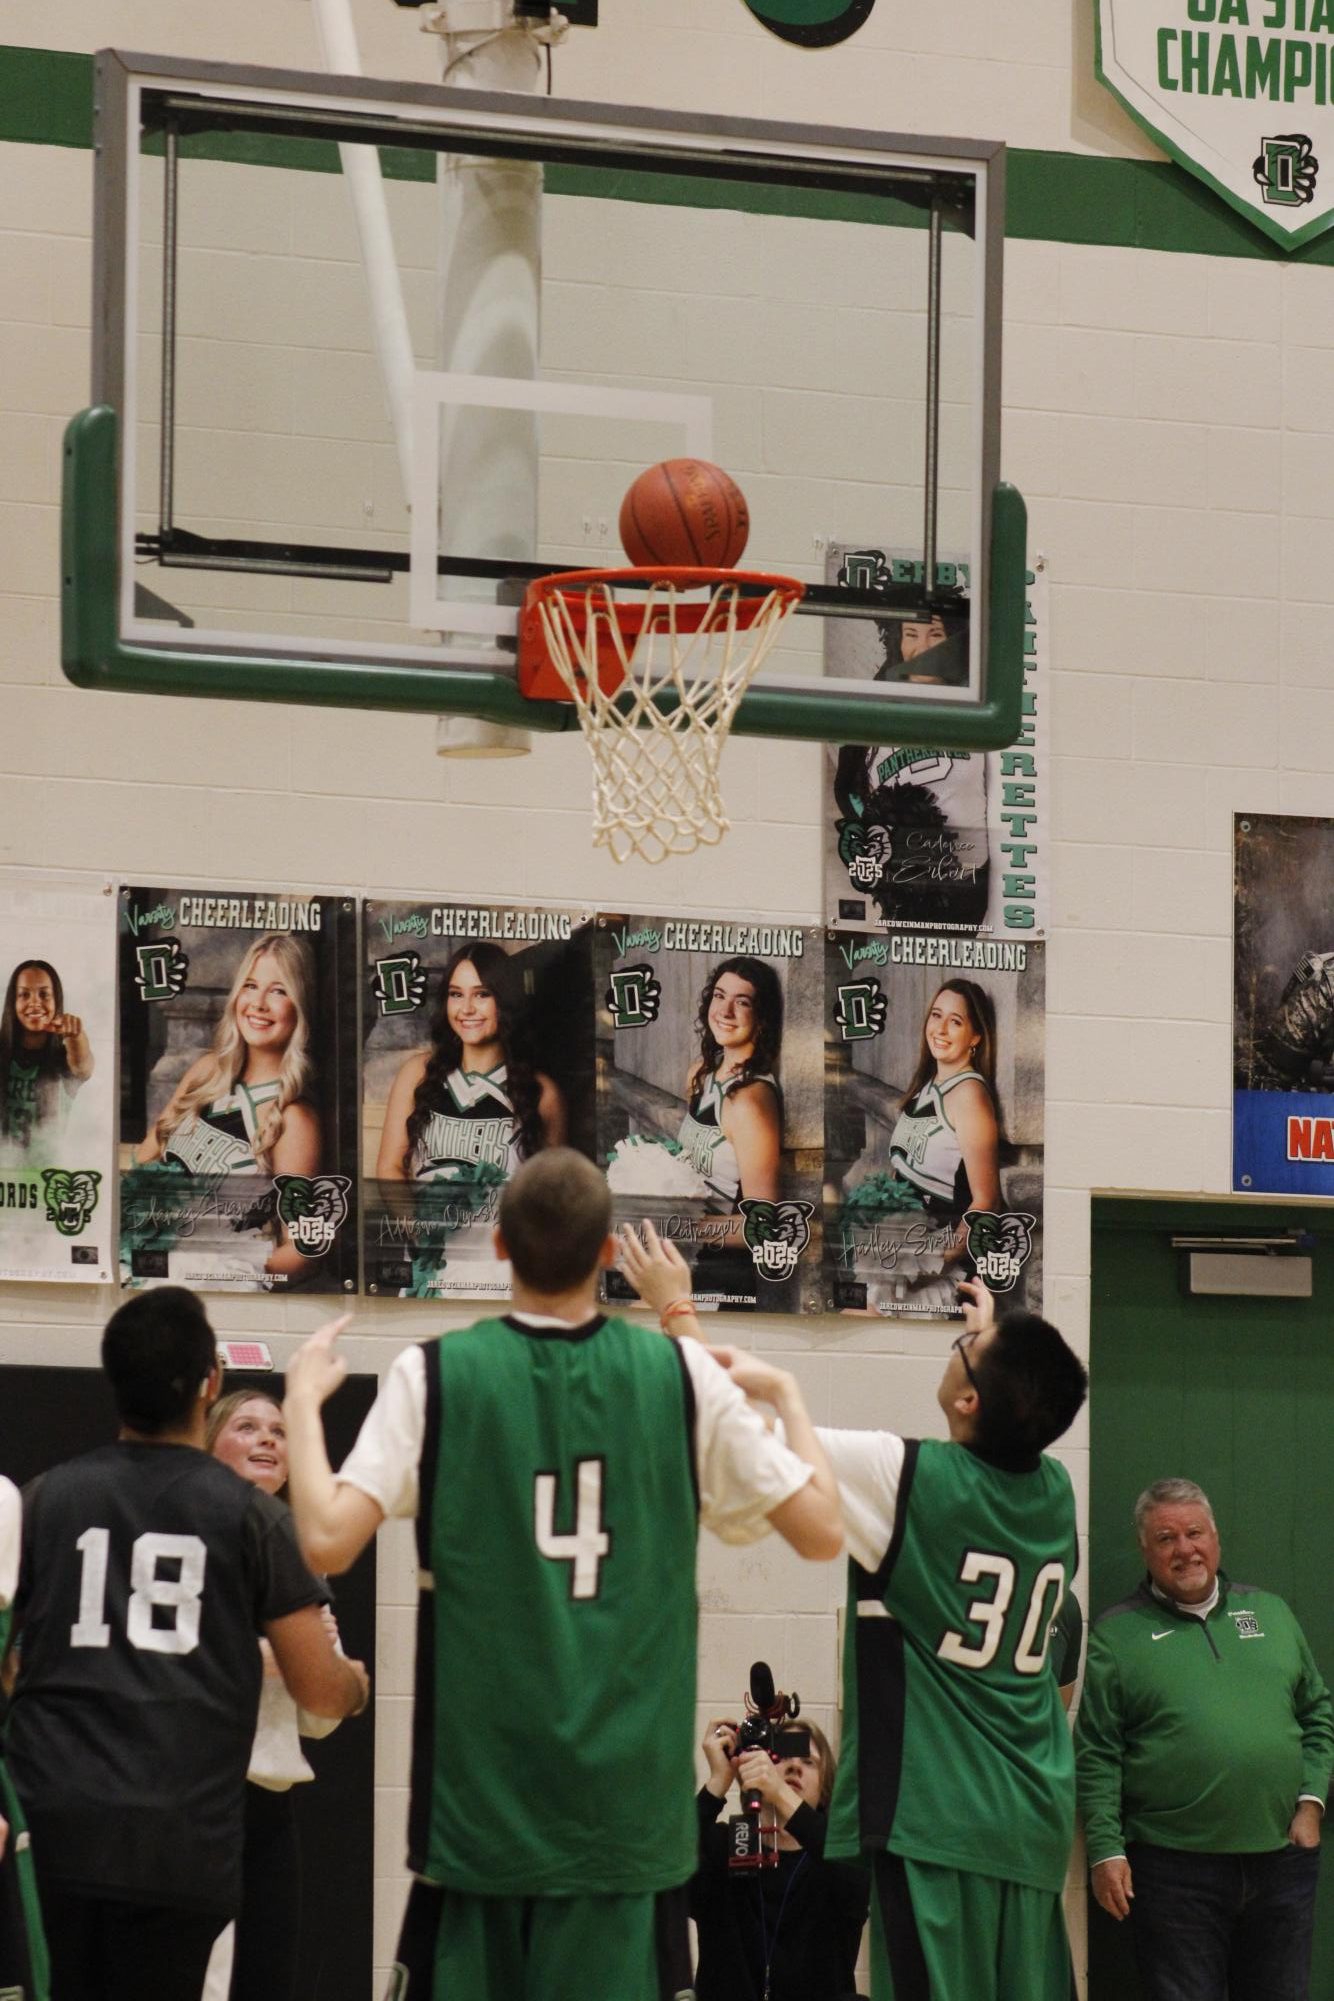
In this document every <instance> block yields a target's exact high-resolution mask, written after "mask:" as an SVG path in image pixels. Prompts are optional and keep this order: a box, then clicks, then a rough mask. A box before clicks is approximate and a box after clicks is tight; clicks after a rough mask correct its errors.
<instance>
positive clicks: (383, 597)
mask: <svg viewBox="0 0 1334 2001" xmlns="http://www.w3.org/2000/svg"><path fill="white" fill-rule="evenodd" d="M97 104H98V113H97V116H98V131H97V190H96V241H95V279H94V283H95V302H94V342H93V347H94V351H93V389H92V403H93V405H94V408H93V410H92V411H89V412H85V413H83V415H82V416H81V417H80V418H79V419H76V420H75V422H74V423H73V424H72V425H71V427H70V432H69V437H68V442H67V455H66V459H67V462H66V507H65V548H66V558H65V566H64V567H65V639H64V652H65V659H66V671H67V672H68V673H69V674H70V676H71V678H72V679H75V680H77V681H79V682H81V683H82V684H84V685H105V686H115V687H122V688H124V687H149V688H153V689H155V690H157V691H160V692H165V691H167V690H169V689H172V688H179V691H180V692H182V693H193V694H199V693H210V694H234V695H238V696H243V697H246V698H249V699H266V698H267V699H276V700H286V701H293V700H308V701H323V702H328V703H337V704H345V705H353V706H365V707H396V708H410V709H416V710H421V711H425V712H430V711H448V710H455V711H459V712H461V713H467V714H478V715H483V716H487V717H489V718H491V719H493V720H497V721H504V722H519V723H524V724H526V725H528V726H529V727H536V728H544V727H545V728H553V727H566V726H567V725H568V724H569V722H570V717H569V715H568V712H566V711H565V710H564V709H563V708H561V707H560V705H555V704H533V703H528V702H526V701H525V700H524V698H523V697H522V696H521V695H520V694H519V693H518V691H517V688H516V686H515V680H514V675H515V652H514V648H515V630H516V620H517V605H518V602H519V599H520V597H521V595H522V591H523V587H524V585H525V584H526V582H527V581H528V580H530V579H531V578H532V577H533V576H535V575H537V574H540V573H542V572H544V571H550V570H553V569H568V568H571V567H576V566H589V567H603V566H606V565H608V564H615V563H618V562H621V561H623V560H625V559H624V558H623V557H622V556H621V553H620V550H619V543H618V538H617V530H616V522H617V515H618V511H619V507H620V502H621V497H622V495H623V493H624V490H625V488H626V487H627V486H628V485H629V484H630V482H631V480H632V479H633V478H634V477H635V476H636V475H637V474H638V473H639V472H640V471H642V470H643V468H644V467H645V466H647V465H649V464H651V463H652V462H654V461H655V460H658V459H662V458H668V457H674V456H681V455H683V454H689V455H692V456H696V457H703V458H708V459H713V460H715V461H716V462H717V463H719V464H721V465H723V466H725V467H726V468H727V470H728V471H729V472H730V473H731V474H732V475H733V477H734V478H735V479H736V480H737V481H738V482H739V483H740V485H741V486H742V488H743V490H744V492H745V494H746V496H747V499H748V502H749V506H750V513H751V521H752V529H751V539H750V543H749V546H748V548H747V550H746V554H745V559H744V560H745V567H746V568H747V569H752V568H753V569H756V570H764V571H769V572H777V573H781V574H785V575H790V576H794V577H796V578H799V579H801V580H802V581H803V582H805V583H806V584H807V586H808V590H807V596H806V599H805V601H804V603H803V606H802V609H801V614H800V615H799V616H797V617H794V618H792V619H791V620H789V621H788V624H787V627H786V629H785V631H784V634H783V637H782V639H781V641H780V643H779V644H778V645H777V646H776V647H775V648H774V649H773V652H772V654H771V655H770V657H769V659H768V661H767V663H766V665H765V667H764V669H763V670H762V673H761V676H760V677H759V679H758V680H757V682H756V684H755V685H754V686H753V687H752V689H751V691H750V693H749V694H748V695H747V697H746V698H745V701H744V703H743V707H742V711H741V714H740V716H739V718H738V720H737V723H736V725H735V727H736V728H737V729H738V730H740V731H742V732H750V733H759V734H767V735H791V736H802V737H823V738H827V739H829V740H838V739H840V738H849V739H852V738H873V737H879V738H885V739H886V740H888V738H889V737H890V735H891V734H892V733H897V734H899V735H902V734H904V732H905V730H907V729H908V728H909V724H908V723H907V722H906V721H905V718H906V717H908V716H910V715H912V714H913V713H914V710H915V707H916V706H917V705H922V704H925V705H926V706H927V707H928V708H929V710H930V712H931V716H932V720H931V722H930V724H929V727H930V730H931V732H932V740H933V741H934V740H936V738H937V737H939V736H940V735H941V731H942V729H943V728H947V729H948V730H949V732H950V734H951V737H952V739H953V740H955V741H957V742H959V743H960V744H969V743H971V744H978V745H982V744H986V743H993V742H994V743H997V744H999V743H1001V742H1007V741H1009V740H1010V739H1011V738H1012V736H1013V735H1014V733H1015V730H1014V725H1015V722H1016V719H1017V713H1018V700H1019V689H1020V686H1021V682H1022V655H1021V621H1022V599H1023V570H1024V547H1023V508H1022V502H1021V501H1020V500H1019V497H1018V495H1017V494H1015V493H1014V492H1013V490H1012V489H1005V488H999V489H998V486H997V481H998V468H999V376H1000V295H1001V256H1002V241H1003V203H1004V149H1003V147H1000V146H995V145H990V144H987V143H984V142H980V141H973V140H936V139H925V138H920V137H913V138H898V137H893V136H886V135H883V134H873V133H864V132H854V131H841V130H819V129H816V128H812V127H804V126H794V125H780V124H774V123H768V122H763V121H757V120H748V119H722V118H706V117H693V116H685V115H681V114H675V113H667V112H659V111H651V110H645V109H642V108H626V107H618V106H608V105H594V104H571V103H564V102H561V101H559V100H557V99H553V98H544V97H528V96H521V95H515V94H486V93H481V92H478V91H473V90H458V89H447V88H432V87H429V86H417V85H406V84H396V83H387V82H381V81H379V80H374V79H363V78H351V77H341V76H326V75H312V74H308V73H296V72H285V71H274V70H259V69H241V68H236V67H230V66H222V65H209V64H192V63H186V62H179V61H175V60H168V59H165V58H159V57H146V56H139V55H132V54H125V53H121V52H117V51H104V52H103V53H102V54H101V55H99V57H98V58H97ZM340 148H341V149H342V151H341V154H340ZM367 156H373V157H375V158H378V161H379V163H380V170H381V175H382V179H383V197H382V200H383V206H384V212H385V213H386V214H387V217H388V226H389V235H390V236H391V237H392V245H391V247H390V248H391V255H390V265H391V267H392V269H391V270H390V273H389V277H388V279H386V277H385V269H386V267H385V265H384V262H383V259H382V260H381V263H380V264H379V266H377V265H376V263H375V259H374V256H373V255H372V254H371V253H370V252H369V251H368V249H367V235H366V229H365V226H364V221H363V219H362V217H361V215H360V212H359V211H357V212H356V213H355V214H354V201H353V200H352V199H350V198H349V197H350V194H351V193H352V192H353V190H352V172H351V169H352V167H353V165H355V163H356V162H357V161H358V160H360V161H361V162H362V164H363V165H364V163H365V161H366V158H367ZM340 163H341V171H340ZM368 268H369V269H371V270H372V271H374V272H375V273H376V275H375V276H373V277H368V276H367V270H368ZM398 292H401V297H402V310H401V317H400V320H399V324H398V326H397V329H395V326H394V325H393V324H392V322H393V321H394V317H395V313H396V311H397V310H398V309H397V307H396V304H395V299H396V296H397V293H398ZM395 339H397V343H398V345H397V353H398V364H397V366H395V364H394V360H393V357H394V353H395ZM832 544H841V545H844V546H846V547H847V548H849V549H850V550H851V551H852V552H853V553H854V555H856V556H858V557H859V558H860V560H858V561H850V562H849V563H848V564H846V565H844V566H843V570H842V573H841V575H840V578H839V579H838V580H836V581H835V582H834V583H833V584H829V583H827V582H826V581H825V567H826V551H827V549H828V548H829V547H830V545H832ZM885 549H893V550H895V551H903V550H905V549H908V550H914V549H915V550H919V551H921V552H922V560H921V561H918V562H915V563H914V562H911V561H910V562H907V563H905V562H903V561H899V562H898V563H897V564H896V565H895V566H894V567H893V569H892V571H891V570H890V569H887V568H886V567H885V565H883V564H880V565H877V564H876V562H875V561H874V560H873V555H874V552H875V551H877V550H885ZM936 550H949V551H950V552H951V553H952V555H953V556H954V557H956V558H958V556H959V552H964V555H963V559H962V560H955V561H952V562H950V563H947V564H942V563H940V562H939V561H938V560H937V561H936V562H935V563H934V564H933V565H932V569H931V572H928V570H927V568H926V561H927V558H928V555H929V554H930V553H931V552H934V551H936ZM928 574H931V576H932V582H931V584H930V585H929V586H928V583H927V581H926V579H927V576H928ZM136 586H138V588H137V589H136ZM163 600H165V601H166V605H167V606H168V607H175V608H176V609H177V611H178V612H179V614H180V618H181V621H182V622H181V623H180V624H177V623H175V622H173V621H171V620H169V619H168V620H164V618H163V617H162V615H161V614H162V611H163V604H162V603H161V602H159V601H163ZM942 611H948V612H950V613H951V614H952V615H953V616H954V617H955V618H956V619H957V620H959V621H960V622H961V623H962V624H964V625H965V626H966V643H964V644H962V645H961V646H960V647H959V648H958V649H956V650H957V652H958V671H957V673H955V674H953V675H952V676H951V681H952V683H953V685H939V684H932V683H921V684H917V683H910V682H905V681H903V680H899V681H897V682H895V684H894V685H893V688H892V690H890V689H887V688H886V687H885V686H884V685H880V684H878V683H877V682H876V681H875V680H873V679H872V680H869V681H868V679H867V678H866V674H865V669H864V667H863V669H862V671H861V672H860V673H858V674H857V675H855V676H853V675H844V674H842V673H841V672H839V671H838V662H839V660H840V658H842V657H846V654H847V649H846V648H845V649H843V651H842V653H840V650H839V649H837V648H834V649H831V650H830V653H829V657H828V658H826V646H825V634H826V629H827V628H828V626H829V623H830V621H843V620H854V621H861V622H862V624H863V626H864V627H865V626H866V624H867V622H868V621H869V622H871V623H873V624H876V625H883V624H884V623H885V622H886V621H891V622H892V621H894V620H902V619H905V618H907V619H913V618H917V619H920V618H922V617H929V616H930V615H931V614H932V613H933V612H942ZM148 612H151V613H153V614H154V615H152V616H149V615H146V613H148ZM853 650H854V651H855V650H856V649H853ZM831 667H832V669H833V671H831ZM548 711H550V713H548ZM927 726H928V725H926V724H925V723H924V722H923V721H922V720H920V717H919V719H918V721H917V723H916V727H917V728H918V729H919V730H920V729H921V728H924V727H927Z"/></svg>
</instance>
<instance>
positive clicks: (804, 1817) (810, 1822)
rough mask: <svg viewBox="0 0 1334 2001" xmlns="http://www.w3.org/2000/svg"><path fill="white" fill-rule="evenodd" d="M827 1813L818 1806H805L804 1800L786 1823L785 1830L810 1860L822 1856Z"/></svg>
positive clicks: (816, 1859) (815, 1859)
mask: <svg viewBox="0 0 1334 2001" xmlns="http://www.w3.org/2000/svg"><path fill="white" fill-rule="evenodd" d="M828 1826H829V1818H828V1815H827V1814H825V1813H822V1812H821V1810H820V1808H819V1807H818V1806H807V1804H806V1802H805V1800H803V1801H802V1803H801V1805H800V1806H799V1807H798V1808H797V1810H796V1812H795V1813H794V1814H793V1815H792V1817H791V1819H790V1820H789V1821H788V1823H787V1832H788V1833H789V1834H790V1835H791V1836H792V1839H793V1840H794V1841H799V1842H800V1843H801V1845H802V1847H803V1848H804V1849H805V1850H806V1853H807V1854H808V1855H809V1856H810V1858H811V1860H812V1862H820V1861H822V1860H823V1858H824V1838H825V1834H826V1833H827V1831H828Z"/></svg>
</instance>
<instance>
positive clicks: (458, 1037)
mask: <svg viewBox="0 0 1334 2001" xmlns="http://www.w3.org/2000/svg"><path fill="white" fill-rule="evenodd" d="M442 984H443V989H444V991H443V993H442V996H441V1000H442V1006H441V1009H440V1015H439V1018H438V1020H437V1022H436V1026H435V1031H434V1036H433V1039H432V1042H431V1045H430V1047H429V1048H427V1049H418V1050H415V1051H414V1052H413V1054H412V1055H411V1056H409V1057H408V1058H407V1060H406V1062H404V1063H402V1064H401V1065H400V1066H399V1070H398V1074H397V1076H396V1077H395V1078H394V1081H393V1084H392V1086H391V1087H390V1092H389V1102H388V1104H387V1105H386V1106H385V1119H384V1127H383V1130H382V1132H381V1135H380V1151H379V1158H378V1160H377V1162H376V1167H375V1172H376V1176H377V1178H378V1179H379V1180H381V1181H483V1182H486V1181H508V1180H509V1178H510V1176H511V1175H512V1174H513V1172H514V1170H515V1168H516V1167H517V1166H518V1165H519V1163H520V1161H522V1160H526V1159H527V1158H528V1157H529V1155H530V1154H534V1153H539V1152H540V1151H541V1150H542V1148H543V1147H545V1146H561V1145H563V1144H564V1141H565V1105H564V1101H563V1100H562V1098H561V1095H560V1092H559V1091H558V1090H557V1088H556V1086H555V1085H554V1084H553V1083H552V1081H551V1079H550V1077H545V1076H543V1075H542V1073H541V1071H539V1070H534V1069H533V1068H532V1067H531V1066H530V1065H529V1064H527V1063H526V1062H525V1061H524V1060H523V1058H522V1056H521V1055H520V1053H519V1051H518V1050H517V1049H516V1047H515V1037H514V1028H515V1014H516V1011H517V1006H518V1000H519V996H518V995H517V993H516V992H515V991H514V986H515V981H514V973H513V968H512V965H511V962H510V958H509V955H508V953H506V952H504V951H503V950H502V949H501V947H500V946H499V945H493V944H489V943H485V942H483V943H478V944H472V945H465V946H461V947H460V948H459V950H458V951H457V952H455V954H454V956H453V957H452V958H451V959H450V960H449V961H448V963H447V964H446V966H445V970H444V978H443V983H442Z"/></svg>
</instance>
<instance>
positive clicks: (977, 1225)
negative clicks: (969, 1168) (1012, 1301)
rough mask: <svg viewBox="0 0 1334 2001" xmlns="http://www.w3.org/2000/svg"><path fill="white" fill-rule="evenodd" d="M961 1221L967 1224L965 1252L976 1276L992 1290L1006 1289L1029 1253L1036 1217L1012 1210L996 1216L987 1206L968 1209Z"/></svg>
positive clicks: (1024, 1263)
mask: <svg viewBox="0 0 1334 2001" xmlns="http://www.w3.org/2000/svg"><path fill="white" fill-rule="evenodd" d="M964 1221H965V1222H966V1223H967V1225H968V1255H969V1257H970V1258H971V1259H972V1261H973V1263H974V1264H975V1265H976V1267H977V1275H978V1277H979V1278H980V1279H983V1280H985V1282H986V1284H987V1285H989V1286H990V1287H991V1290H992V1291H993V1292H1009V1291H1010V1289H1011V1287H1012V1286H1013V1285H1014V1284H1015V1282H1016V1281H1017V1279H1018V1277H1019V1274H1020V1272H1021V1271H1022V1270H1023V1268H1024V1266H1025V1265H1026V1264H1027V1262H1028V1260H1029V1257H1030V1256H1031V1255H1032V1250H1033V1234H1032V1232H1033V1225H1034V1224H1035V1223H1036V1222H1037V1217H1036V1216H1025V1215H1021V1214H1020V1213H1019V1212H1018V1211H1017V1210H1014V1209H1010V1210H1007V1211H1006V1212H1005V1213H1004V1214H1003V1215H999V1216H998V1215H995V1214H994V1213H993V1212H992V1211H991V1210H990V1209H970V1210H969V1211H968V1214H967V1215H966V1216H965V1218H964Z"/></svg>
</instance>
